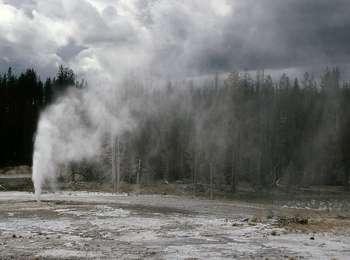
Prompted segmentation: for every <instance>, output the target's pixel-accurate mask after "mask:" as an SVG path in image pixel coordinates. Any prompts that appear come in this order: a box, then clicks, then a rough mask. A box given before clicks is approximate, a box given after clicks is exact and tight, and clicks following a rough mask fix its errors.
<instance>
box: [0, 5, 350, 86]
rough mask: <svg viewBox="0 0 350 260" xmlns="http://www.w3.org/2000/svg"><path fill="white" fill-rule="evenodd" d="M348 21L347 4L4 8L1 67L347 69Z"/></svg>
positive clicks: (107, 73) (107, 71) (106, 74)
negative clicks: (22, 65) (325, 67)
mask: <svg viewBox="0 0 350 260" xmlns="http://www.w3.org/2000/svg"><path fill="white" fill-rule="evenodd" d="M349 13H350V3H349V1H348V0H334V1H328V0H303V1H300V0H284V1H274V0H264V1H253V0H231V1H229V0H227V1H226V0H208V1H202V0H193V1H186V0H152V1H142V0H130V1H121V0H115V1H106V0H99V1H98V0H77V1H69V0H52V1H46V0H26V1H17V0H16V1H14V0H11V1H1V0H0V16H2V18H0V22H1V24H0V54H1V56H2V59H1V61H0V64H6V63H8V64H24V66H26V65H27V64H28V65H31V64H36V66H38V67H39V69H40V68H42V70H45V72H46V73H50V72H53V71H55V69H56V67H57V65H58V64H60V63H67V64H68V65H70V66H72V67H73V68H74V69H76V70H77V71H79V72H80V73H82V74H84V73H87V72H89V71H94V72H99V73H101V74H102V77H103V78H105V79H109V80H111V79H112V78H113V77H114V75H118V74H123V73H125V72H126V71H130V70H132V69H135V68H140V67H142V68H147V70H151V73H155V74H158V75H163V76H165V77H168V76H172V75H181V76H183V75H193V74H207V73H212V72H214V71H222V72H223V71H229V70H232V69H248V70H252V69H260V68H266V69H278V70H279V69H282V68H291V67H292V68H298V67H310V66H311V67H312V66H313V65H317V66H320V64H322V65H323V64H324V66H326V65H344V67H348V66H347V65H346V64H348V63H349V58H350V47H349V46H350V34H349V33H348V32H349V31H350V16H349ZM116 64H118V65H117V66H116ZM3 66H5V65H3ZM150 68H152V69H150Z"/></svg>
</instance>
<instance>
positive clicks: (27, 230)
mask: <svg viewBox="0 0 350 260" xmlns="http://www.w3.org/2000/svg"><path fill="white" fill-rule="evenodd" d="M280 215H298V216H307V217H310V218H312V220H314V221H313V222H310V223H309V224H308V225H300V226H299V225H298V224H297V223H296V224H294V223H292V224H290V225H287V226H285V227H280V226H277V225H276V223H277V222H278V217H277V216H280ZM323 226H325V227H326V228H321V227H323ZM348 226H350V225H349V223H348V219H347V218H342V219H340V218H337V217H336V216H335V215H334V216H333V215H332V214H331V213H325V212H321V211H309V210H296V209H290V208H284V209H282V210H280V209H276V208H274V207H272V206H271V207H267V206H261V205H253V204H246V203H233V202H232V203H228V202H218V201H207V200H200V199H190V198H186V197H176V196H160V195H142V196H136V195H132V196H126V195H119V196H118V195H111V194H105V193H84V192H63V193H57V194H49V195H44V196H43V197H42V202H40V203H38V202H35V201H33V195H32V194H29V193H20V192H3V193H0V254H1V255H0V258H3V259H6V258H9V259H11V258H13V259H21V258H23V259H28V258H29V259H31V258H33V259H35V258H36V259H37V258H39V259H40V258H45V259H47V258H49V259H50V258H52V259H57V258H61V259H72V258H73V259H74V258H78V259H79V258H81V259H86V258H108V259H110V258H118V259H123V258H124V259H139V258H146V259H147V258H148V259H186V258H188V259H225V258H226V259H232V258H243V259H246V258H248V259H251V258H258V259H259V258H261V259H265V258H269V259H281V258H286V259H288V258H291V259H293V258H302V257H303V258H310V259H331V258H336V259H349V258H350V235H349V232H348Z"/></svg>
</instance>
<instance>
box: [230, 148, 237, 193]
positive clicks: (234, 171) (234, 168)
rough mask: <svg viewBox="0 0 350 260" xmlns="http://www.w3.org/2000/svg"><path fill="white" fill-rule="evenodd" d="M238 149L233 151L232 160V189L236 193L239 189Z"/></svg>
mask: <svg viewBox="0 0 350 260" xmlns="http://www.w3.org/2000/svg"><path fill="white" fill-rule="evenodd" d="M236 153H237V152H236V151H232V162H231V191H232V193H235V192H236V191H237V186H236V185H237V176H236V175H237V155H236Z"/></svg>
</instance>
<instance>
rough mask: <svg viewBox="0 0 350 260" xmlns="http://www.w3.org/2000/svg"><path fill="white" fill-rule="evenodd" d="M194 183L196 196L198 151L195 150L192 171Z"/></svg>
mask: <svg viewBox="0 0 350 260" xmlns="http://www.w3.org/2000/svg"><path fill="white" fill-rule="evenodd" d="M192 174H193V175H192V185H193V191H192V192H193V196H196V185H197V152H196V151H194V159H193V172H192Z"/></svg>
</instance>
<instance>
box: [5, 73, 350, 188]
mask: <svg viewBox="0 0 350 260" xmlns="http://www.w3.org/2000/svg"><path fill="white" fill-rule="evenodd" d="M71 85H73V86H75V87H82V86H83V85H84V83H77V80H76V78H75V75H74V72H73V71H72V70H70V69H68V68H64V67H62V66H61V67H60V68H59V71H58V73H57V75H56V77H55V78H53V79H50V78H48V79H47V80H46V81H45V82H44V83H43V82H42V81H41V80H40V78H39V77H38V75H37V73H36V72H35V71H34V70H32V69H29V70H26V71H25V72H24V73H21V74H20V75H19V76H16V75H14V74H13V73H12V70H11V69H9V71H8V72H7V73H4V74H2V75H1V76H0V105H1V112H0V123H1V129H0V140H1V143H2V146H1V149H0V153H1V154H0V160H1V161H0V164H1V165H3V166H4V165H16V164H31V158H32V152H33V140H34V133H35V130H36V125H37V121H38V116H39V113H40V111H41V110H43V109H44V108H45V107H46V106H48V105H49V104H50V103H51V102H53V100H54V99H55V96H57V95H59V93H61V92H62V91H64V90H65V89H66V88H67V87H68V86H71ZM124 86H125V88H124V89H123V91H122V92H121V93H122V94H121V95H122V97H121V100H124V101H127V100H133V101H134V102H129V106H130V107H129V110H130V115H131V116H132V118H133V120H134V121H135V122H136V125H137V127H135V128H132V129H131V130H129V131H127V132H126V133H124V134H123V135H121V136H118V137H117V138H116V139H115V140H114V141H112V142H111V141H110V138H109V137H106V141H105V142H103V146H104V151H105V152H104V154H102V155H101V156H100V157H99V158H98V159H97V160H96V162H91V161H89V162H86V161H85V162H81V163H76V162H74V164H73V163H72V164H71V165H70V167H68V168H69V169H70V170H69V171H70V173H73V175H72V176H74V175H75V174H78V175H81V176H82V177H83V178H85V179H87V180H91V179H93V180H97V179H99V180H104V181H113V182H114V181H115V180H116V178H115V171H118V178H117V179H118V180H120V181H124V182H129V183H140V184H146V183H153V182H154V181H159V180H161V181H165V182H174V181H184V182H187V183H192V184H193V189H194V192H196V190H198V191H200V189H201V188H202V187H203V186H208V185H209V186H211V188H212V189H220V190H223V191H226V192H236V191H237V188H238V187H240V186H242V185H248V186H249V187H251V188H253V189H254V190H269V189H273V188H276V187H279V186H285V187H300V186H308V185H342V186H344V187H345V188H346V189H349V180H350V131H349V130H350V83H349V82H347V81H342V80H341V77H340V72H339V70H338V69H337V68H332V69H326V70H325V71H324V73H323V74H322V76H321V77H320V78H319V79H315V78H314V77H313V76H312V75H311V74H309V73H305V74H304V76H303V77H302V78H301V79H297V78H295V79H290V78H289V77H288V76H287V75H286V74H283V75H282V76H281V77H280V79H279V80H277V81H274V80H273V79H272V78H271V76H269V75H265V74H264V72H263V71H258V72H257V73H256V75H254V76H252V75H251V74H249V73H245V72H243V73H242V72H232V73H229V74H228V75H227V76H225V78H224V79H222V78H221V77H219V76H217V75H216V76H214V77H213V79H212V80H206V81H203V82H196V81H192V80H186V81H179V82H168V83H167V84H166V85H165V86H164V87H163V88H149V86H147V84H143V83H142V82H141V81H138V80H136V79H133V78H130V79H127V80H126V81H125V82H124ZM126 103H128V102H126ZM130 104H131V105H130ZM113 151H114V153H116V152H117V154H114V155H111V154H112V153H113ZM111 156H113V160H111V159H110V158H111ZM116 158H117V160H116ZM113 164H114V165H113ZM113 176H114V177H113Z"/></svg>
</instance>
